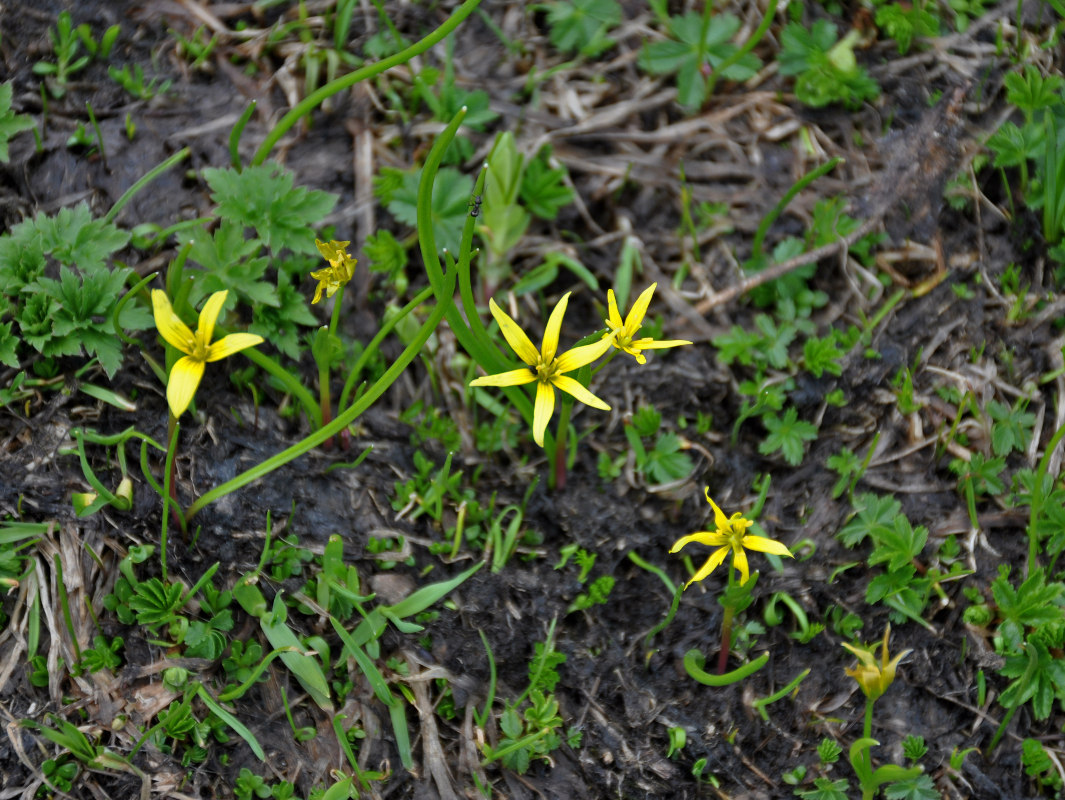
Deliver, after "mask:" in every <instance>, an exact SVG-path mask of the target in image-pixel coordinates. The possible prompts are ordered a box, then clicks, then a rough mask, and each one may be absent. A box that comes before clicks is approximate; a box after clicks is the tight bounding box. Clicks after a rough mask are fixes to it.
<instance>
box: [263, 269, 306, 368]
mask: <svg viewBox="0 0 1065 800" xmlns="http://www.w3.org/2000/svg"><path fill="white" fill-rule="evenodd" d="M317 264H318V261H317V260H315V259H308V258H306V257H304V256H294V257H293V258H291V259H286V260H285V261H283V262H281V264H280V265H279V268H278V270H277V286H276V287H274V288H273V296H274V299H275V301H276V302H275V303H259V304H256V305H255V306H253V307H252V323H251V325H249V326H248V331H249V332H250V333H257V334H259V335H260V336H262V337H263V338H264V339H265V340H266V341H268V342H269V343H270V344H272V345H273V346H274V347H276V348H277V349H278V350H280V351H281V352H282V353H284V354H285V355H286V356H288V357H289V358H292V359H298V358H299V356H300V353H301V352H302V351H303V346H304V343H305V335H306V333H307V329H308V328H311V327H315V326H317V325H318V319H317V318H316V317H315V316H314V314H313V313H311V310H310V308H308V306H307V299H306V298H305V297H304V294H303V292H301V291H300V289H299V281H300V278H301V277H302V276H305V275H307V274H309V272H310V270H311V269H312V268H313V266H314V265H317ZM300 265H302V269H290V267H292V266H296V267H299V266H300ZM294 276H295V277H294ZM267 288H268V289H269V288H270V287H267Z"/></svg>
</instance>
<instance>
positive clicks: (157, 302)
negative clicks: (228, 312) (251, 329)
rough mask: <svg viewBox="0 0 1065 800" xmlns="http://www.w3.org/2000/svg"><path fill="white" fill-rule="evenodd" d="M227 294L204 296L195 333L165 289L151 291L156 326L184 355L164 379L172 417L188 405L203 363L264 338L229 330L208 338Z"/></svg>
mask: <svg viewBox="0 0 1065 800" xmlns="http://www.w3.org/2000/svg"><path fill="white" fill-rule="evenodd" d="M227 294H228V292H224V291H223V292H215V293H214V294H212V295H211V296H210V297H209V298H207V302H206V303H204V305H203V310H202V311H201V312H200V319H199V322H198V323H197V325H196V332H195V333H193V331H191V330H190V329H189V326H188V325H186V324H185V323H184V322H182V321H181V318H180V317H178V315H177V314H175V313H174V308H173V306H171V305H170V298H168V297H167V296H166V292H164V291H162V290H160V289H153V290H152V308H153V310H154V312H155V327H156V328H158V329H159V333H160V334H161V335H162V337H163V338H164V339H165V340H166V341H167V343H168V344H169V345H171V346H172V347H176V348H177V349H178V350H180V351H181V352H182V353H184V354H185V355H184V356H183V357H182V358H179V359H178V360H177V362H176V363H175V364H174V366H173V367H172V368H171V370H170V376H169V377H168V378H167V381H166V401H167V403H168V404H169V405H170V413H172V414H173V415H174V417H180V416H181V415H182V414H184V413H185V409H187V408H188V407H189V403H191V402H192V398H193V395H195V394H196V389H197V387H198V386H199V385H200V379H201V378H202V377H203V372H204V365H205V364H206V363H207V362H208V361H219V360H220V359H223V358H225V357H226V356H231V355H233V354H234V353H238V352H240V351H241V350H243V349H245V348H246V347H253V346H255V345H257V344H260V343H261V342H262V341H263V337H262V336H256V335H255V334H253V333H231V334H229V336H224V337H222V338H221V339H219V340H218V341H217V342H212V341H211V337H212V336H213V335H214V326H215V323H216V322H217V321H218V315H219V314H220V313H221V312H222V306H223V305H224V304H225V302H226V295H227Z"/></svg>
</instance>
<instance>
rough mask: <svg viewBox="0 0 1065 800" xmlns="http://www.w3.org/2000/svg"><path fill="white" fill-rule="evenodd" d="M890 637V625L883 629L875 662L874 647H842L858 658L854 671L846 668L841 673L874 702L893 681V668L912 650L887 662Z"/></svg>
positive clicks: (903, 652)
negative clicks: (854, 682)
mask: <svg viewBox="0 0 1065 800" xmlns="http://www.w3.org/2000/svg"><path fill="white" fill-rule="evenodd" d="M889 635H891V625H888V626H887V627H886V628H884V640H883V641H882V642H881V645H880V661H879V662H878V661H877V660H876V656H875V655H873V651H874V650H875V649H876V645H872V646H870V647H859V646H857V645H853V644H847V643H846V642H844V643H843V646H844V647H846V648H847V649H848V650H850V651H851V652H852V653H853V654H854V655H856V656H857V657H858V661H859V663H858V665H857V666H856V667H854V669H850V668H847V667H844V668H843V671H844V672H846V673H847V675H849V676H850V677H852V678H854V680H856V681H858V685H859V686H860V687H861V689H862V691H863V692H864V693H865V696H866V697H868V698H869V699H870V700H872V701H875V700H876V699H877V698H878V697H880V695H882V694H883V693H884V692H885V691H887V688H888V687H889V686H890V685H891V684H892V683H893V682H894V681H895V668H896V667H898V665H899V662H900V661H902V659H904V658H905V657H906V656H908V655H909V654H910V653H912V652H913V651H912V650H903V651H902V652H901V653H899V654H898V655H897V656H895V657H894V658H893V659H891V660H890V661H889V660H888V645H887V643H888V636H889Z"/></svg>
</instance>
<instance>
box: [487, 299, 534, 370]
mask: <svg viewBox="0 0 1065 800" xmlns="http://www.w3.org/2000/svg"><path fill="white" fill-rule="evenodd" d="M488 308H489V309H490V310H491V311H492V316H493V317H495V320H496V322H498V323H499V330H501V331H502V332H503V338H504V339H506V340H507V344H509V345H510V348H511V349H512V350H513V351H514V352H515V353H516V354H517V356H518V358H520V359H521V360H522V361H524V362H525V363H526V364H528V365H529V366H530V367H535V366H536V365H537V364H538V363H540V351H539V350H537V349H536V347H535V346H534V345H533V343H532V342H531V341H530V340H529V337H528V336H526V335H525V331H523V330H522V329H521V328H520V327H518V323H516V322H515V321H514V320H512V319H511V318H510V317H509V316H508V315H507V312H506V311H504V310H503V309H501V308H500V307H499V306H498V305H497V304H496V301H495V299H494V298H493V299H491V300H489V301H488Z"/></svg>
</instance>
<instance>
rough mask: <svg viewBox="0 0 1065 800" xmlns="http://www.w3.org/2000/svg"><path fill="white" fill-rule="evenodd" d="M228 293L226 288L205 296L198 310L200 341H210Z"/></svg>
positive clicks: (205, 342)
mask: <svg viewBox="0 0 1065 800" xmlns="http://www.w3.org/2000/svg"><path fill="white" fill-rule="evenodd" d="M228 294H229V291H228V290H223V291H221V292H215V293H214V294H212V295H211V296H210V297H208V298H207V302H206V303H204V304H203V310H202V311H200V324H199V326H198V327H197V332H198V333H199V334H200V341H201V342H203V343H204V344H207V343H208V342H210V341H211V336H213V335H214V324H215V323H216V322H217V321H218V315H219V314H221V313H222V306H224V305H225V303H226V295H228ZM208 360H210V361H217V359H208Z"/></svg>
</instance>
